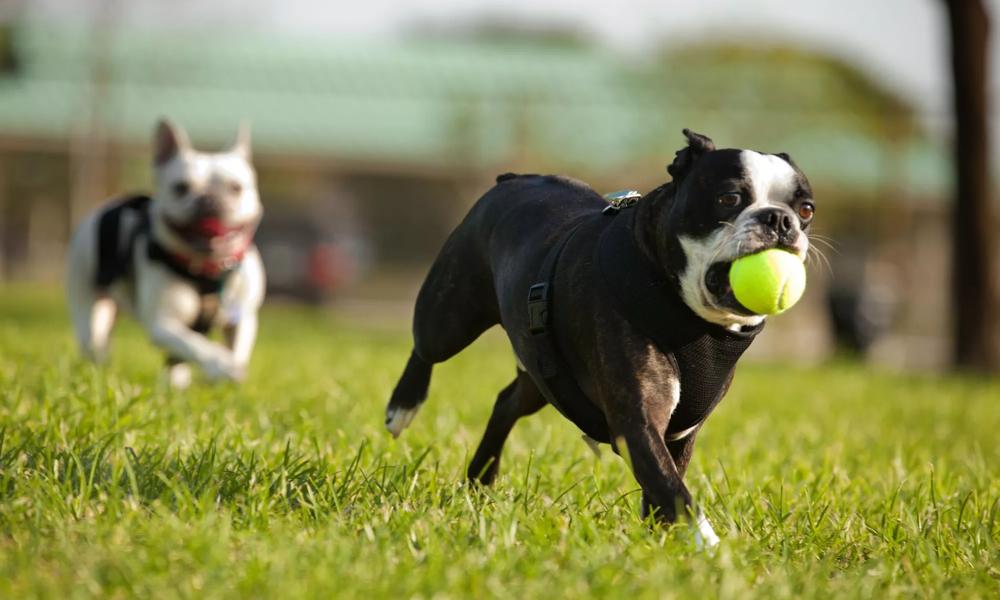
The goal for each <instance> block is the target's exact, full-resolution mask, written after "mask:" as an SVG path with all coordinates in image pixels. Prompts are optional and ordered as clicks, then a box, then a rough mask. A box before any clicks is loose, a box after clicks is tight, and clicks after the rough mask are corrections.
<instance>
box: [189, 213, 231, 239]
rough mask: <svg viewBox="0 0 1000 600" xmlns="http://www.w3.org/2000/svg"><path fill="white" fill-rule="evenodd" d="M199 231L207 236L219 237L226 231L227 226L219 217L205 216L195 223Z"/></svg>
mask: <svg viewBox="0 0 1000 600" xmlns="http://www.w3.org/2000/svg"><path fill="white" fill-rule="evenodd" d="M195 228H196V229H197V230H198V233H200V234H202V235H204V236H206V237H219V236H221V235H223V234H225V233H226V226H225V225H223V224H222V220H221V219H219V218H217V217H205V218H203V219H199V220H198V222H197V223H196V224H195Z"/></svg>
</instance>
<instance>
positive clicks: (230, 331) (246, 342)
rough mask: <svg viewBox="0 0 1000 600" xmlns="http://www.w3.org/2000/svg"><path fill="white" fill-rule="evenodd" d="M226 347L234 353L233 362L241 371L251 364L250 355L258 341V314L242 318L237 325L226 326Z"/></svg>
mask: <svg viewBox="0 0 1000 600" xmlns="http://www.w3.org/2000/svg"><path fill="white" fill-rule="evenodd" d="M225 336H226V345H227V346H229V348H230V349H231V350H232V352H233V360H235V361H236V364H237V365H239V367H240V368H241V369H244V370H245V369H246V368H247V365H249V364H250V355H251V354H253V346H254V343H255V342H256V340H257V314H256V313H252V314H247V315H243V316H242V317H240V320H239V321H237V322H236V323H233V324H230V325H227V326H226V329H225Z"/></svg>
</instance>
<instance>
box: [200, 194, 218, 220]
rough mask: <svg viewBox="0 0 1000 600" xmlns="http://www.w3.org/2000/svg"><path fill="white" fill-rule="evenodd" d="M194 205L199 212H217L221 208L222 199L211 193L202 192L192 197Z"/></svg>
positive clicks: (211, 213)
mask: <svg viewBox="0 0 1000 600" xmlns="http://www.w3.org/2000/svg"><path fill="white" fill-rule="evenodd" d="M194 207H195V210H196V211H197V212H198V213H201V214H209V215H213V214H217V213H219V212H220V211H221V210H222V201H221V200H219V198H218V197H216V196H214V195H213V194H202V195H201V196H198V197H197V198H195V199H194Z"/></svg>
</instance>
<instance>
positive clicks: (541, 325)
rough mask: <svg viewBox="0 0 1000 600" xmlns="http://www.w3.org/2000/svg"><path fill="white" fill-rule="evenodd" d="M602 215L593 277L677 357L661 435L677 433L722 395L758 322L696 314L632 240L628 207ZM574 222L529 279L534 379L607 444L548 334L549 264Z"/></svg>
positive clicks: (553, 264) (552, 266) (552, 267)
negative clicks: (736, 325)
mask: <svg viewBox="0 0 1000 600" xmlns="http://www.w3.org/2000/svg"><path fill="white" fill-rule="evenodd" d="M605 214H608V215H611V216H612V217H613V218H612V219H609V221H608V224H607V226H606V227H605V228H604V231H602V232H601V234H600V238H599V240H598V243H597V245H596V250H595V252H596V256H595V263H596V264H597V265H598V269H599V273H600V280H601V282H602V283H603V287H604V290H605V293H606V294H608V296H609V297H610V298H611V300H612V303H613V305H614V307H615V309H616V310H617V311H618V312H619V313H620V314H621V315H622V316H623V317H624V318H625V319H626V320H628V322H629V323H631V324H632V325H633V326H634V327H635V328H636V329H637V330H638V331H639V332H641V333H642V334H643V335H645V336H647V337H648V338H649V339H651V340H652V341H653V343H654V344H655V345H656V347H657V349H659V350H660V352H662V353H664V354H666V355H668V356H669V357H670V358H671V360H673V361H674V363H675V364H676V366H677V371H678V374H679V377H680V389H681V394H680V401H679V402H678V404H677V407H676V408H675V410H674V412H673V414H672V416H671V418H670V422H669V425H668V427H667V432H666V438H667V440H668V441H672V440H678V439H682V438H684V437H686V436H687V435H688V434H690V433H691V432H692V431H694V430H695V429H696V428H697V427H698V426H699V425H701V423H702V422H704V420H705V419H706V418H707V417H708V415H709V413H711V412H712V409H714V408H715V406H716V405H717V404H718V403H719V401H720V400H722V396H723V394H724V393H725V391H726V389H727V388H728V386H729V382H730V381H731V379H732V376H733V370H734V369H735V367H736V361H737V360H739V358H740V356H742V355H743V352H744V351H746V349H747V348H748V347H749V346H750V344H751V342H753V340H754V337H756V335H757V334H758V333H760V331H761V330H762V329H763V327H764V324H763V323H761V324H760V325H758V326H756V327H750V328H744V329H742V330H740V331H732V330H729V329H726V328H724V327H721V326H719V325H715V324H713V323H709V322H707V321H705V320H704V319H702V318H700V317H698V315H696V314H695V313H694V312H693V311H692V310H691V309H690V308H689V307H688V306H687V305H686V304H685V303H684V302H683V300H681V298H680V297H679V296H678V294H677V292H676V291H675V288H674V286H673V284H672V283H671V282H670V281H668V280H667V279H665V277H664V276H663V274H662V272H661V271H659V270H657V269H656V268H655V267H654V265H653V264H651V263H650V261H649V259H648V258H646V256H645V255H644V254H643V253H642V252H641V251H640V250H639V248H638V247H637V246H636V243H635V238H634V236H633V233H632V224H633V222H634V219H635V217H634V211H631V210H624V211H619V210H609V211H605ZM581 223H582V222H580V223H577V224H576V225H574V226H573V227H572V228H571V229H570V231H569V232H568V233H566V234H565V235H564V236H563V237H562V239H561V240H560V241H559V242H558V243H557V244H556V245H555V246H553V248H552V249H550V250H549V252H548V254H547V255H546V257H545V260H544V261H543V262H542V267H541V269H540V271H539V279H541V280H542V283H537V284H535V285H533V286H531V288H530V290H529V292H528V316H529V327H530V331H531V333H532V339H533V340H534V341H535V344H536V350H537V355H538V371H539V372H540V373H541V381H537V382H536V383H538V385H539V388H540V389H541V391H542V394H543V395H544V396H545V397H546V399H547V400H548V401H549V402H550V403H551V404H552V405H553V406H555V407H556V409H558V410H559V412H561V413H563V415H565V416H566V417H567V418H569V419H570V420H571V421H573V422H574V423H576V424H577V425H578V426H581V424H593V423H603V424H604V427H603V431H602V430H601V428H600V427H594V426H593V425H590V426H589V427H588V428H584V427H582V426H581V429H583V432H584V433H586V434H587V435H588V436H589V437H591V438H594V439H595V440H597V441H599V442H605V443H607V442H609V441H610V440H609V439H608V438H609V437H610V432H609V431H608V427H607V421H606V418H605V416H604V413H603V412H602V411H601V410H600V409H599V408H598V407H597V406H596V405H594V403H593V402H591V401H590V399H589V398H587V397H586V396H585V395H584V393H583V392H582V391H581V390H580V388H579V386H578V385H577V384H576V381H575V379H574V378H573V375H572V372H571V371H570V369H569V367H568V366H567V364H566V361H565V359H564V358H563V357H562V355H561V353H560V352H559V349H558V347H557V345H556V342H555V340H554V338H553V335H552V333H551V323H552V314H551V310H550V309H551V306H552V295H553V291H554V290H553V281H554V280H555V272H556V268H557V267H558V262H559V257H560V255H561V254H562V251H563V249H564V248H565V247H566V244H567V243H568V242H569V240H570V239H572V237H573V235H574V234H575V233H576V231H577V230H578V228H579V226H580V224H581ZM588 429H591V430H592V431H589V430H588Z"/></svg>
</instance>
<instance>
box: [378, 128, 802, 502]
mask: <svg viewBox="0 0 1000 600" xmlns="http://www.w3.org/2000/svg"><path fill="white" fill-rule="evenodd" d="M684 133H685V136H686V138H687V142H688V144H687V146H686V147H685V148H683V149H682V150H680V151H679V152H677V156H676V158H675V160H674V162H673V163H672V164H671V165H670V167H669V169H668V170H669V171H670V173H671V175H673V178H674V179H673V181H672V182H669V183H666V184H664V185H662V186H660V187H658V188H656V189H655V190H653V191H652V192H650V193H649V194H647V196H646V197H645V198H644V199H643V200H641V201H640V202H639V203H638V205H637V206H636V207H635V208H632V209H628V210H629V211H631V212H630V215H631V216H630V217H629V220H628V221H627V222H628V223H629V225H628V227H629V228H630V229H629V231H630V234H628V235H631V236H632V238H633V240H634V244H635V246H636V247H637V248H638V250H637V251H638V252H639V253H640V254H641V255H642V257H643V258H644V259H646V260H647V261H648V262H649V263H650V264H651V265H653V268H654V269H657V270H659V273H658V276H659V277H660V278H661V279H662V280H663V281H665V282H666V285H667V287H668V289H669V291H670V292H671V293H674V294H679V290H678V289H677V286H678V273H681V272H683V270H684V268H685V257H684V252H683V251H682V250H681V248H680V246H679V242H678V240H677V238H678V236H680V235H686V236H694V237H698V236H704V235H708V234H709V233H711V232H712V231H714V230H715V229H717V228H718V227H720V222H724V221H729V220H731V219H733V218H734V217H735V216H736V215H738V214H739V212H740V210H742V208H740V210H733V209H728V208H724V207H721V206H720V205H719V203H718V202H717V201H716V198H717V197H718V195H719V194H720V193H727V192H728V191H729V190H739V191H740V193H743V194H751V193H752V187H751V186H748V183H747V182H746V181H745V175H746V174H745V173H744V172H743V168H742V166H741V163H740V160H739V152H740V151H739V150H716V149H715V145H714V143H713V142H712V140H711V139H709V138H708V137H706V136H703V135H699V134H696V133H693V132H690V131H688V130H685V132H684ZM803 182H804V183H803V185H808V184H807V182H805V180H804V178H803ZM748 199H749V198H748ZM790 201H791V200H790ZM605 206H606V203H605V201H604V200H603V198H602V197H601V196H600V195H599V194H597V193H596V192H595V191H594V190H592V189H591V188H590V187H588V186H587V185H586V184H583V183H581V182H579V181H576V180H573V179H569V178H566V177H560V176H552V175H520V176H518V175H514V174H510V173H508V174H504V175H501V176H499V177H498V178H497V185H496V186H494V187H493V188H492V189H490V190H489V191H488V192H487V193H486V194H485V195H483V197H482V198H480V199H479V201H478V202H477V203H476V204H475V206H473V208H472V209H471V210H470V211H469V213H468V215H466V217H465V219H464V220H463V221H462V223H461V224H460V225H459V226H458V227H457V228H456V229H455V230H454V232H452V234H451V235H450V237H449V238H448V240H447V241H446V242H445V244H444V247H443V248H442V250H441V253H440V255H439V256H438V258H437V259H436V260H435V262H434V264H433V266H432V267H431V270H430V273H429V274H428V276H427V279H426V280H425V281H424V284H423V286H422V288H421V290H420V293H419V295H418V297H417V301H416V307H415V312H414V322H413V338H414V347H413V354H412V356H411V357H410V362H409V363H408V364H407V367H406V370H405V371H404V373H403V376H402V378H401V379H400V382H399V384H398V385H397V387H396V390H395V392H394V393H393V397H392V400H391V402H390V408H394V407H415V406H416V405H417V404H419V402H421V401H422V400H423V398H424V396H425V395H426V390H427V384H428V382H429V378H430V372H431V365H432V364H434V363H438V362H442V361H445V360H448V359H449V358H451V357H452V356H454V355H455V354H457V353H458V352H459V351H461V350H462V349H463V348H465V347H466V346H467V345H469V344H470V343H472V342H473V341H474V340H475V339H476V338H477V337H479V335H480V334H482V333H483V332H484V331H486V330H487V329H488V328H490V327H492V326H493V325H496V324H501V325H502V326H503V328H504V330H505V331H506V333H507V336H508V338H509V339H510V342H511V345H512V346H513V349H514V352H515V354H516V355H517V357H518V358H519V360H520V362H521V364H522V365H525V366H526V368H527V371H524V370H520V369H519V370H518V373H517V377H516V379H515V380H514V381H513V382H512V383H511V384H510V385H509V386H508V387H507V388H505V389H504V390H503V391H502V392H501V393H500V395H499V396H498V398H497V401H496V406H495V408H494V411H493V416H492V417H491V418H490V422H489V424H488V425H487V428H486V432H485V434H484V436H483V440H482V442H481V443H480V446H479V448H478V449H477V451H476V454H475V456H474V458H473V460H472V462H471V464H470V465H469V472H468V475H469V477H470V478H472V479H476V480H479V481H481V482H484V483H489V482H491V481H493V479H494V478H495V476H496V474H497V469H498V464H499V459H500V453H501V450H502V448H503V444H504V441H505V439H506V437H507V435H508V434H509V432H510V430H511V428H512V427H513V425H514V423H515V422H516V421H517V420H518V419H519V418H520V417H522V416H525V415H528V414H531V413H533V412H535V411H537V410H538V409H540V408H541V407H542V406H543V405H544V404H545V400H544V396H543V394H542V393H541V391H540V389H539V387H538V384H537V383H536V382H537V381H539V379H538V374H537V372H536V369H535V368H534V365H537V364H538V358H539V356H538V355H537V353H538V349H537V347H536V344H535V343H533V340H532V334H531V333H530V331H529V322H528V310H527V294H528V289H529V288H530V287H531V286H532V285H533V284H535V283H537V282H538V277H539V268H540V265H542V263H543V261H544V260H545V257H546V255H547V254H548V252H549V250H550V249H551V248H552V247H553V246H554V245H556V244H558V243H559V242H560V241H562V239H563V236H565V235H566V233H567V232H568V231H570V230H574V234H573V236H572V237H571V238H570V239H569V240H568V241H567V242H566V245H565V247H564V248H563V250H562V255H561V256H562V257H561V258H560V261H559V264H558V269H557V270H556V273H555V275H554V278H553V279H552V288H553V289H554V290H555V292H554V295H553V297H552V300H551V302H550V305H549V307H550V310H551V319H550V329H551V335H552V336H553V337H554V339H555V340H556V341H557V345H558V349H559V351H560V353H561V355H562V359H563V360H564V362H565V366H566V370H567V371H568V373H569V375H570V376H572V377H573V378H574V379H575V382H576V384H577V385H578V387H579V388H580V390H581V391H582V393H583V394H584V396H585V397H586V399H587V401H588V402H592V403H593V404H594V405H595V406H596V407H597V408H598V409H599V414H601V415H602V418H601V419H600V421H601V422H600V423H577V424H578V425H580V427H581V429H584V430H585V431H587V430H589V429H588V428H589V427H603V428H604V429H605V430H606V431H607V434H608V435H607V438H608V439H610V440H611V441H612V443H613V444H614V445H615V447H616V449H617V450H618V451H620V452H622V453H623V454H625V453H626V451H627V454H628V456H629V458H630V460H631V464H632V468H633V472H634V474H635V477H636V479H637V480H638V482H639V485H640V486H641V487H642V490H643V505H644V507H645V508H646V509H648V510H655V511H656V512H657V514H658V516H659V517H660V518H663V519H666V520H668V521H669V520H673V519H675V518H676V517H677V516H678V510H681V511H683V510H687V508H686V507H689V506H690V504H691V496H690V494H689V493H688V491H687V489H686V487H685V486H684V483H683V481H682V477H683V474H684V471H685V470H686V467H687V464H688V461H689V460H690V456H691V452H692V450H693V443H694V434H693V433H692V434H691V435H689V436H687V437H685V438H683V439H680V440H677V441H671V442H668V441H667V438H668V436H667V432H668V427H669V425H670V419H671V412H672V409H673V408H674V407H673V406H672V401H673V396H672V395H671V394H670V390H671V386H673V385H676V382H677V381H678V380H679V379H680V372H679V367H678V362H677V360H676V358H675V356H673V355H672V354H671V353H664V352H661V351H660V350H659V349H658V348H657V346H656V345H655V344H654V343H653V342H652V341H651V339H650V338H649V337H647V335H644V333H643V332H640V331H639V330H637V328H636V326H635V325H634V324H633V323H632V322H630V320H628V319H626V318H625V317H623V316H622V314H621V313H620V312H619V310H617V309H616V307H615V301H614V300H613V299H612V298H611V297H609V294H608V293H607V292H606V288H605V285H604V283H605V282H604V279H602V275H601V273H600V269H599V268H598V265H597V264H596V263H597V261H595V259H594V257H595V248H596V247H597V246H598V242H599V240H600V238H601V235H602V233H603V232H604V230H605V229H606V227H607V225H608V222H609V220H611V219H620V218H622V217H621V216H620V215H619V216H616V217H606V216H603V215H601V210H602V209H603V208H604V207H605ZM628 267H629V265H627V264H623V265H622V268H623V269H627V268H628ZM706 324H707V323H706ZM724 383H725V387H728V383H729V382H728V380H726V381H725V382H724ZM724 391H725V390H724V389H723V390H722V392H720V393H724Z"/></svg>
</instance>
